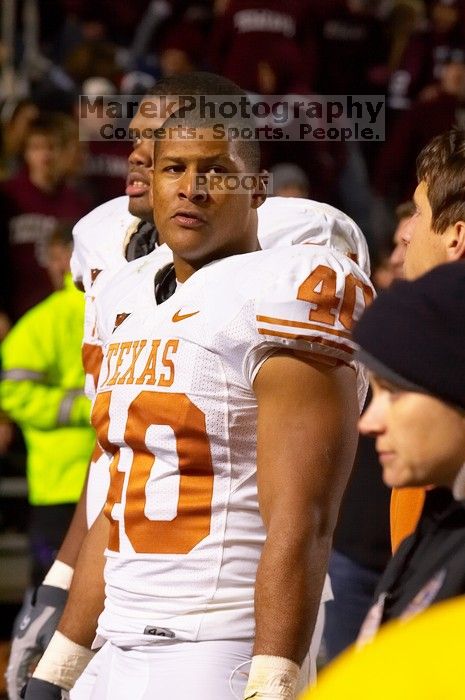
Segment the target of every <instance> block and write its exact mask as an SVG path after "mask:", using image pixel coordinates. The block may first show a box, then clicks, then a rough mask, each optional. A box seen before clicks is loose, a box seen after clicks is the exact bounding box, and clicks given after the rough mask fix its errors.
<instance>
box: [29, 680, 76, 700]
mask: <svg viewBox="0 0 465 700" xmlns="http://www.w3.org/2000/svg"><path fill="white" fill-rule="evenodd" d="M20 697H21V698H25V700H66V698H68V697H69V695H68V691H67V690H63V689H62V688H59V687H58V686H57V685H54V684H53V683H49V682H48V681H42V680H41V679H40V678H31V679H30V680H29V682H28V684H27V685H26V686H25V687H24V688H23V689H22V691H21V695H20Z"/></svg>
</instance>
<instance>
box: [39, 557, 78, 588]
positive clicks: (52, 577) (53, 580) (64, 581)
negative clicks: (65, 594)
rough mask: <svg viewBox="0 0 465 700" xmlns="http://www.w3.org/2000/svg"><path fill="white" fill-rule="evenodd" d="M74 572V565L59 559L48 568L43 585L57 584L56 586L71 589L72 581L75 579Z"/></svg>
mask: <svg viewBox="0 0 465 700" xmlns="http://www.w3.org/2000/svg"><path fill="white" fill-rule="evenodd" d="M73 574H74V569H73V567H72V566H69V565H68V564H64V563H63V562H62V561H58V559H57V560H56V561H54V562H53V564H52V566H51V567H50V569H49V570H48V573H47V575H46V576H45V578H44V580H43V581H42V585H43V586H55V588H63V589H64V590H65V591H69V587H70V586H71V581H72V580H73Z"/></svg>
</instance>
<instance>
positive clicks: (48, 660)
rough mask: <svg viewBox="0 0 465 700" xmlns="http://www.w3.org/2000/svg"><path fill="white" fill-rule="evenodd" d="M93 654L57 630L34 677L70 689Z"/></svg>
mask: <svg viewBox="0 0 465 700" xmlns="http://www.w3.org/2000/svg"><path fill="white" fill-rule="evenodd" d="M93 656H94V652H93V651H91V650H90V649H87V647H83V646H81V645H80V644H76V643H75V642H72V641H71V639H68V637H65V635H64V634H61V632H55V634H54V635H53V637H52V638H51V640H50V644H49V645H48V647H47V649H46V650H45V653H44V655H43V656H42V658H41V659H40V661H39V663H38V664H37V667H36V669H35V671H34V673H33V674H32V675H33V678H40V680H42V681H48V682H49V683H53V684H54V685H57V686H58V687H59V688H63V689H64V690H70V689H71V688H72V687H73V685H74V684H75V682H76V681H77V679H78V678H79V676H80V675H81V673H82V672H83V670H84V669H85V667H86V666H87V664H88V663H89V661H90V660H91V659H92V657H93Z"/></svg>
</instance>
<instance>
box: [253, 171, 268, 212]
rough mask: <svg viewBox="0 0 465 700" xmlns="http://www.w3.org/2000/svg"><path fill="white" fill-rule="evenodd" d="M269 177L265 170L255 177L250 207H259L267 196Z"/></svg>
mask: <svg viewBox="0 0 465 700" xmlns="http://www.w3.org/2000/svg"><path fill="white" fill-rule="evenodd" d="M270 177H271V176H270V173H269V172H268V171H267V170H261V171H260V172H259V173H258V175H257V186H256V188H255V191H254V193H253V195H252V206H253V207H254V208H255V209H258V207H261V205H262V204H263V202H264V201H265V199H266V197H267V195H268V185H269V182H270Z"/></svg>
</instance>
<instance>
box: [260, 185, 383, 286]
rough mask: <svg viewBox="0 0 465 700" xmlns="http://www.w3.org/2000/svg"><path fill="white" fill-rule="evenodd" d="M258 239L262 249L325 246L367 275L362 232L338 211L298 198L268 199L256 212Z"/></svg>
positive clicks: (353, 222)
mask: <svg viewBox="0 0 465 700" xmlns="http://www.w3.org/2000/svg"><path fill="white" fill-rule="evenodd" d="M258 238H259V241H260V244H261V246H262V248H263V249H267V248H276V247H282V246H287V245H295V244H296V243H314V244H316V245H326V246H329V247H330V248H334V249H335V250H338V251H339V252H341V253H344V254H345V255H347V256H349V257H350V258H351V259H352V260H355V261H356V262H357V264H358V265H359V266H360V267H361V268H362V270H363V271H364V272H365V274H366V275H368V276H369V275H370V257H369V253H368V246H367V243H366V240H365V237H364V235H363V233H362V232H361V230H360V228H359V227H358V226H357V224H356V223H355V221H353V220H352V219H351V218H350V217H348V216H347V214H344V213H343V212H342V211H339V209H336V208H335V207H332V206H330V205H329V204H324V203H322V202H316V201H314V200H312V199H302V198H300V197H269V198H268V199H267V200H266V201H265V202H264V203H263V204H262V206H261V207H259V209H258Z"/></svg>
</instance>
